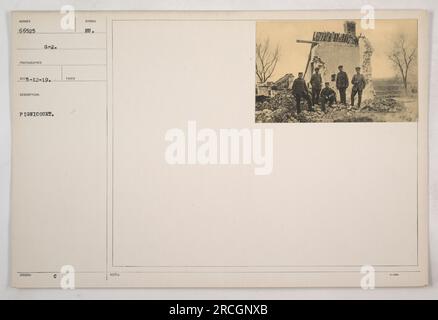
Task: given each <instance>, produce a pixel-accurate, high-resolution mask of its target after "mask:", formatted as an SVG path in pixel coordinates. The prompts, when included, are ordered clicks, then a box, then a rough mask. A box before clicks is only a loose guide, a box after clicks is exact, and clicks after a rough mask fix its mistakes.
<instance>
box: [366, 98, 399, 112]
mask: <svg viewBox="0 0 438 320" xmlns="http://www.w3.org/2000/svg"><path fill="white" fill-rule="evenodd" d="M402 110H403V105H402V104H401V103H400V102H398V101H397V100H395V99H394V98H391V97H376V98H374V99H370V100H366V101H364V103H363V107H362V108H361V110H360V111H362V112H399V111H402Z"/></svg>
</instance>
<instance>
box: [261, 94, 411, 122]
mask: <svg viewBox="0 0 438 320" xmlns="http://www.w3.org/2000/svg"><path fill="white" fill-rule="evenodd" d="M314 109H315V111H308V109H307V104H305V105H304V106H302V112H301V113H300V114H297V112H296V102H295V98H294V97H293V95H292V94H291V93H290V91H282V92H280V93H278V94H277V95H275V96H274V97H269V98H267V99H265V100H263V101H259V102H256V112H255V120H256V122H264V123H281V122H283V123H284V122H374V121H381V119H380V120H379V117H378V116H377V115H378V114H382V115H383V114H385V113H393V112H399V111H403V110H404V109H405V108H404V106H403V104H402V103H400V102H398V101H397V100H395V99H393V98H389V97H376V98H374V99H369V100H366V101H364V102H363V103H362V107H361V108H360V109H359V108H358V107H357V105H356V106H353V107H352V106H344V105H340V104H334V105H332V106H331V107H328V106H327V110H326V112H323V111H322V110H321V108H320V106H318V105H315V106H314Z"/></svg>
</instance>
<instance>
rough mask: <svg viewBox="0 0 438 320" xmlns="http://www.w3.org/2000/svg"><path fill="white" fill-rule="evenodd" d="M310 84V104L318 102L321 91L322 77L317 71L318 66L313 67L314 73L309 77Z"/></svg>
mask: <svg viewBox="0 0 438 320" xmlns="http://www.w3.org/2000/svg"><path fill="white" fill-rule="evenodd" d="M310 84H311V85H312V105H313V106H314V105H315V103H319V93H320V92H321V86H322V77H321V74H320V73H319V68H315V73H314V74H312V77H311V78H310Z"/></svg>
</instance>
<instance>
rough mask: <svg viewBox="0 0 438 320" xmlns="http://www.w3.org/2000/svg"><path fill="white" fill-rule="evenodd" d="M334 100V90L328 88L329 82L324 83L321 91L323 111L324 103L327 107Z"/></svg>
mask: <svg viewBox="0 0 438 320" xmlns="http://www.w3.org/2000/svg"><path fill="white" fill-rule="evenodd" d="M335 101H336V92H335V90H333V89H332V88H330V82H326V83H325V87H324V89H322V91H321V109H322V111H324V112H325V104H326V103H328V105H329V107H331V106H332V104H333V103H334V102H335Z"/></svg>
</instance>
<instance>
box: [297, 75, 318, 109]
mask: <svg viewBox="0 0 438 320" xmlns="http://www.w3.org/2000/svg"><path fill="white" fill-rule="evenodd" d="M292 94H293V95H294V97H295V101H296V102H297V113H300V112H301V98H304V99H306V101H307V104H308V106H309V111H313V108H312V101H310V97H309V90H308V89H307V85H306V81H305V80H304V79H303V73H302V72H299V73H298V78H296V79H295V80H294V83H293V84H292Z"/></svg>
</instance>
